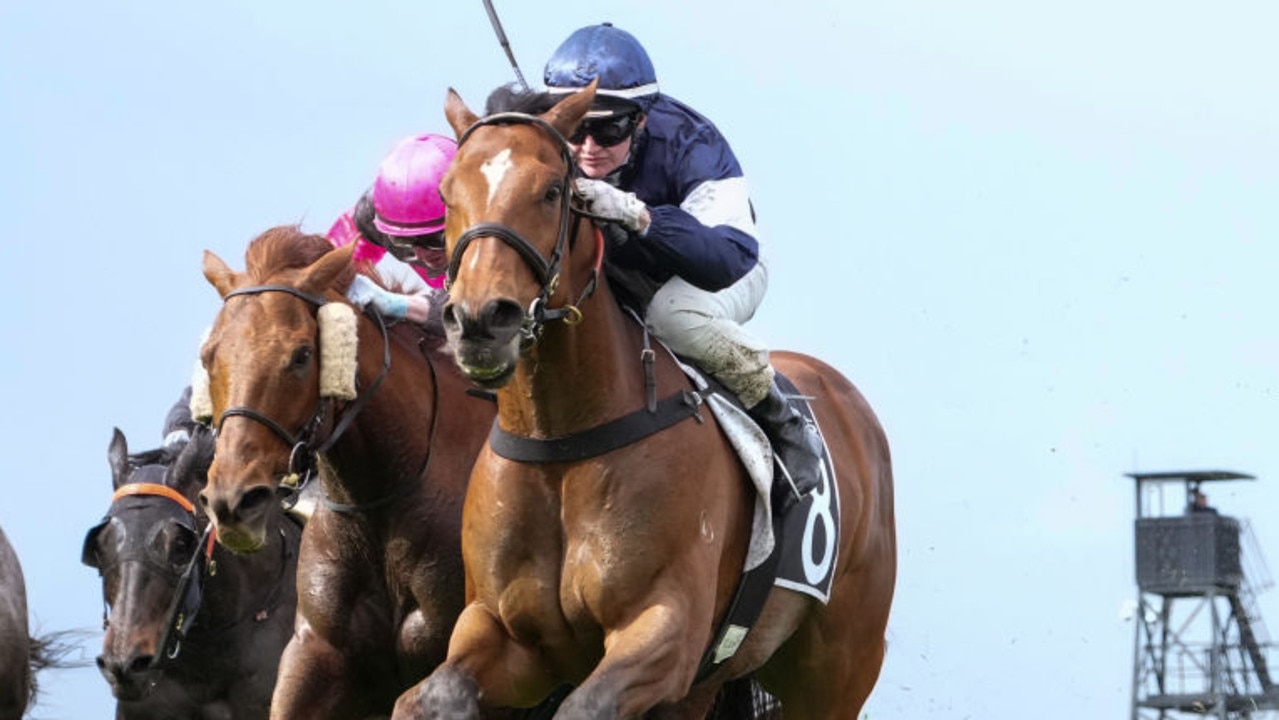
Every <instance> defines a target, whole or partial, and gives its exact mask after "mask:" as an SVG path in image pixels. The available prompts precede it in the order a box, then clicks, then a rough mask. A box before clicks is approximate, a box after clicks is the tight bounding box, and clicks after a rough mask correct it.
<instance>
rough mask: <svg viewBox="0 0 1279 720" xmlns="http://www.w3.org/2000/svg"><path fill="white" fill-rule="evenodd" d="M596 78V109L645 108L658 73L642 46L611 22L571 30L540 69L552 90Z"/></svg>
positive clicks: (580, 85)
mask: <svg viewBox="0 0 1279 720" xmlns="http://www.w3.org/2000/svg"><path fill="white" fill-rule="evenodd" d="M595 78H599V81H600V82H599V86H598V87H597V89H596V96H597V97H598V98H599V101H598V102H597V109H609V108H610V106H611V107H614V108H617V109H622V108H624V107H625V106H626V105H632V106H638V107H639V108H640V109H642V110H644V111H646V112H647V111H648V109H649V107H651V106H652V104H653V100H654V99H656V97H657V73H656V72H654V70H653V62H652V61H651V60H649V59H648V53H647V52H645V51H644V46H643V45H640V43H639V40H636V39H635V36H634V35H631V34H630V33H628V32H626V31H625V30H621V29H619V28H615V27H613V25H612V23H602V24H600V25H588V26H586V27H584V28H581V29H580V30H576V31H574V32H573V34H572V35H569V36H568V39H567V40H565V41H564V42H563V43H562V44H561V45H560V46H559V48H558V49H556V51H555V53H554V54H553V55H551V59H550V60H548V61H547V62H546V69H545V71H544V72H543V73H542V80H543V82H544V83H545V84H546V89H547V90H548V91H550V92H552V93H569V92H574V91H576V90H578V89H580V88H583V87H586V86H587V85H588V84H590V82H591V81H592V80H594V79H595ZM610 99H615V100H620V101H622V102H621V103H617V102H609V100H610ZM619 106H620V107H619Z"/></svg>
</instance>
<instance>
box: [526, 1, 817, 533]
mask: <svg viewBox="0 0 1279 720" xmlns="http://www.w3.org/2000/svg"><path fill="white" fill-rule="evenodd" d="M597 78H598V80H599V84H598V86H597V90H596V96H595V102H594V104H593V106H592V108H591V110H590V111H589V112H588V113H587V116H586V118H585V119H584V120H583V122H582V124H581V126H580V128H579V129H578V131H577V132H576V134H574V136H573V137H571V138H569V145H570V147H571V148H572V150H573V154H574V157H575V158H576V160H577V164H578V167H579V169H580V170H581V172H582V174H583V175H584V176H585V177H583V178H579V179H578V180H577V181H576V188H577V191H578V193H579V194H580V195H582V196H583V197H585V198H586V199H587V200H588V201H590V203H591V210H592V212H593V213H595V214H597V215H600V216H603V217H605V218H607V219H610V220H615V221H616V222H617V223H618V224H619V225H620V228H618V229H616V231H615V232H611V233H606V235H608V236H609V237H610V239H611V247H610V249H609V254H608V261H609V265H610V268H609V270H610V279H611V280H613V281H614V285H615V286H619V285H620V286H621V287H619V288H618V290H619V294H621V295H623V296H624V297H629V299H630V300H631V301H632V302H633V303H634V304H638V305H639V306H640V307H641V308H646V309H645V311H644V312H645V323H646V324H647V326H648V328H649V330H650V332H652V333H653V335H654V336H656V337H657V338H659V339H660V340H662V341H663V342H664V343H666V345H667V346H669V347H670V348H671V349H672V350H673V351H674V352H675V353H677V354H679V355H681V356H684V357H686V358H689V359H690V360H692V361H693V362H695V363H696V364H697V365H698V366H699V367H700V368H701V369H702V370H703V371H705V372H707V373H708V374H710V375H712V376H713V377H715V378H716V379H717V380H719V381H720V382H722V383H723V384H724V385H725V386H727V387H728V389H729V390H731V391H732V392H734V393H735V394H736V395H737V396H738V398H739V399H740V400H741V402H742V404H743V405H745V406H746V408H747V411H748V413H749V414H750V415H751V417H753V418H754V419H755V420H756V421H757V422H758V423H759V424H760V425H761V426H762V428H763V429H764V431H765V433H766V434H767V435H768V437H769V440H770V441H771V442H772V445H773V450H774V452H775V453H776V454H777V456H778V459H779V460H780V464H781V465H782V466H783V468H784V473H781V474H777V473H775V475H774V477H775V479H774V492H773V496H774V499H775V502H780V504H781V505H782V508H783V509H784V508H785V507H788V506H789V505H790V504H791V503H793V502H795V501H797V500H798V499H799V498H800V497H802V496H803V495H805V494H807V493H808V492H810V491H811V490H813V489H814V488H816V487H817V485H818V481H819V478H820V455H821V449H822V444H821V439H820V436H819V435H818V432H817V430H816V428H814V427H813V426H812V424H810V423H809V422H808V421H807V420H806V419H805V418H804V417H803V416H802V415H800V413H799V412H797V411H796V410H795V409H793V408H792V407H791V406H790V404H789V403H788V402H787V401H786V398H785V397H784V396H783V395H782V393H781V391H780V390H779V388H778V386H777V383H776V382H775V380H774V370H773V367H772V365H771V364H770V363H769V357H768V349H767V347H766V346H765V345H764V343H762V342H760V341H759V340H758V339H756V338H755V337H754V336H752V335H751V334H750V333H748V332H747V331H746V330H745V329H744V328H743V327H742V323H745V322H746V321H747V320H749V319H750V318H751V317H752V316H753V315H754V314H755V309H756V308H757V307H759V304H760V302H761V301H762V300H763V298H764V292H765V290H766V289H767V288H768V269H767V267H766V266H765V264H764V262H763V258H762V257H761V253H760V243H759V240H758V237H757V233H756V228H755V220H754V210H753V208H752V207H751V202H750V197H749V194H748V190H747V185H746V178H745V176H744V175H743V173H742V168H741V166H740V165H739V164H738V162H737V158H736V156H734V154H733V151H732V149H731V148H730V147H729V145H728V141H727V140H725V139H724V136H723V135H721V134H720V132H719V130H718V129H716V127H715V125H714V124H712V123H711V121H710V120H707V119H706V118H705V117H703V116H702V115H700V114H699V113H698V112H697V111H695V110H693V109H692V108H690V107H688V106H687V105H685V104H683V103H681V102H680V101H678V100H676V99H674V98H672V97H670V96H669V95H664V94H662V93H660V92H659V91H658V86H657V75H656V73H655V72H654V70H653V63H652V62H651V61H650V60H649V57H648V53H647V52H645V50H644V48H643V47H642V46H641V45H640V43H639V41H638V40H636V39H635V37H634V36H632V35H631V34H630V33H628V32H626V31H624V30H621V29H619V28H616V27H613V26H612V25H611V24H609V23H604V24H601V25H591V26H588V27H584V28H581V29H579V30H577V31H575V32H574V33H573V34H572V35H570V36H569V37H568V39H567V40H565V41H564V43H563V44H561V45H560V47H559V49H557V50H556V51H555V53H554V54H553V55H552V56H551V59H550V60H549V61H548V62H547V63H546V68H545V72H544V75H543V80H544V82H545V84H546V90H547V91H548V92H549V93H551V94H552V95H555V96H563V95H566V94H568V93H572V92H576V91H577V90H579V89H581V88H583V87H585V86H586V85H588V84H589V83H590V82H591V81H592V80H595V79H597ZM785 474H789V477H790V481H791V483H792V486H789V487H788V486H785V485H781V486H779V483H784V482H785V480H784V479H782V480H778V479H777V476H778V475H783V476H784V475H785Z"/></svg>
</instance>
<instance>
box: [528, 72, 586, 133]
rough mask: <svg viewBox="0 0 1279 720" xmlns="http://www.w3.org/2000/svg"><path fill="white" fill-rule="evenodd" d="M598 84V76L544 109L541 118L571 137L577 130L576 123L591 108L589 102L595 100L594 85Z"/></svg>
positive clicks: (580, 120)
mask: <svg viewBox="0 0 1279 720" xmlns="http://www.w3.org/2000/svg"><path fill="white" fill-rule="evenodd" d="M598 84H599V79H598V78H596V79H595V80H592V81H591V84H590V85H587V86H586V87H584V88H582V89H581V90H578V91H577V92H575V93H573V94H572V95H569V96H568V97H566V98H564V99H563V100H561V101H559V103H557V104H556V105H555V107H553V108H551V109H550V110H548V111H546V112H545V113H544V114H543V115H542V119H543V120H545V121H546V122H548V123H550V124H551V127H554V128H555V129H556V130H558V131H559V133H560V135H563V136H564V137H572V136H573V133H574V132H576V131H577V125H578V123H580V122H582V118H583V117H586V111H587V110H590V109H591V103H593V102H595V87H596V86H597V85H598Z"/></svg>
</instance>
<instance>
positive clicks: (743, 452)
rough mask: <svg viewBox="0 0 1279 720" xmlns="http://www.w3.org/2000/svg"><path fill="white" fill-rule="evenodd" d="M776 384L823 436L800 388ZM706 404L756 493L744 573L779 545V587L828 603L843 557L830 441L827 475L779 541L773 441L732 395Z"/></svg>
mask: <svg viewBox="0 0 1279 720" xmlns="http://www.w3.org/2000/svg"><path fill="white" fill-rule="evenodd" d="M677 362H679V364H680V367H681V368H683V370H684V374H685V375H687V376H688V378H689V380H690V381H692V382H693V384H694V385H695V386H696V387H697V388H698V390H706V389H707V388H708V387H710V383H709V382H708V381H707V379H706V377H705V376H703V375H702V373H701V372H700V371H698V370H697V369H696V368H694V367H692V366H691V365H689V364H688V363H685V362H683V361H682V360H677ZM777 383H778V386H779V387H780V388H781V390H782V392H783V393H785V394H786V395H787V397H789V398H790V402H791V404H792V405H793V406H795V407H796V408H797V409H798V410H799V411H800V412H801V413H803V415H804V417H806V418H808V419H809V420H810V421H811V422H812V423H813V424H814V425H816V426H817V430H818V433H819V434H820V433H821V426H820V425H818V423H817V418H816V417H815V416H814V415H813V410H812V408H811V407H810V406H809V403H808V399H807V398H805V397H803V396H802V395H800V394H799V392H798V390H797V388H796V387H795V385H794V384H793V383H791V382H790V380H789V379H787V378H786V377H785V376H783V375H782V374H781V373H778V374H777ZM706 403H707V405H709V406H710V408H711V412H712V413H713V414H714V415H715V420H716V421H717V422H718V423H719V425H720V427H721V428H723V430H724V434H725V435H727V436H728V441H729V443H730V444H731V445H732V446H733V448H734V449H735V450H736V451H737V454H738V456H739V457H740V458H741V460H742V464H743V465H744V466H745V467H746V472H747V473H748V474H749V475H750V478H751V482H752V483H753V484H754V486H755V490H756V493H755V509H754V513H753V516H752V524H751V542H750V547H749V548H748V550H747V553H746V565H745V568H744V570H745V571H747V572H749V571H751V570H753V569H754V568H756V567H758V566H759V565H760V564H761V563H763V562H764V561H765V560H766V559H768V556H769V555H770V554H771V553H772V552H773V548H774V546H775V545H777V544H778V543H779V542H780V547H781V557H780V558H778V564H777V579H776V580H775V581H774V584H775V585H777V586H778V587H784V588H787V589H789V590H794V591H795V592H799V593H803V594H805V595H810V596H812V597H814V598H816V599H818V600H820V601H821V602H822V603H826V602H827V601H828V600H829V599H830V586H831V580H832V579H833V576H834V570H835V562H836V560H837V559H838V552H839V543H838V540H839V538H838V529H839V516H840V497H839V486H838V485H837V484H836V483H835V468H834V466H833V465H832V464H831V459H830V448H829V447H828V446H827V445H826V438H825V435H822V472H821V478H820V482H819V483H818V487H817V489H816V490H814V491H813V492H811V493H809V494H808V495H807V496H805V497H804V499H803V500H802V501H801V502H800V503H798V504H796V505H795V506H793V507H792V508H791V510H790V512H789V513H788V514H787V515H786V517H785V518H783V519H782V524H781V538H777V537H775V536H774V531H773V523H772V507H771V500H770V497H771V495H770V489H771V488H772V485H773V472H774V471H775V468H776V466H775V464H774V463H773V451H772V447H771V446H770V445H769V442H768V436H766V435H765V434H764V431H763V430H762V429H760V427H759V425H758V424H757V423H756V422H755V421H754V420H753V419H751V417H750V415H748V414H747V413H746V411H745V410H744V409H743V408H742V406H741V404H740V403H738V402H737V400H736V399H735V398H732V397H731V396H730V395H728V394H727V391H724V390H722V389H718V390H717V391H716V392H713V393H711V394H710V395H709V396H708V397H707V399H706Z"/></svg>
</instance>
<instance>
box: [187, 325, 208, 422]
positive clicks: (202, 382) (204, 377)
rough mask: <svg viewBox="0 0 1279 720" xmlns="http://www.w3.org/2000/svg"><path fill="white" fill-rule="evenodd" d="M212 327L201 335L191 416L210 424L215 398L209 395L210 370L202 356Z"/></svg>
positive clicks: (194, 375)
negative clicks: (207, 368) (201, 358)
mask: <svg viewBox="0 0 1279 720" xmlns="http://www.w3.org/2000/svg"><path fill="white" fill-rule="evenodd" d="M212 330H213V328H212V327H207V328H205V329H204V333H203V334H202V335H200V350H201V352H200V353H199V354H197V355H196V357H195V367H193V368H192V369H191V400H190V403H189V406H190V408H191V418H192V419H193V420H195V421H196V422H198V423H204V424H205V425H208V424H209V423H211V422H213V398H212V397H210V396H209V371H208V370H205V369H204V363H202V362H200V357H201V356H202V355H203V354H204V352H203V351H204V344H205V343H207V342H208V341H209V333H210V332H211V331H212Z"/></svg>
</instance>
